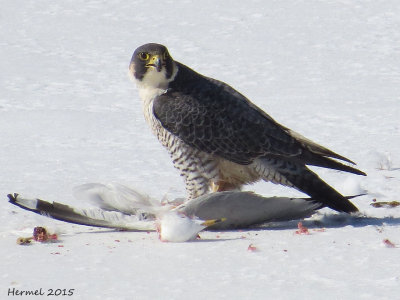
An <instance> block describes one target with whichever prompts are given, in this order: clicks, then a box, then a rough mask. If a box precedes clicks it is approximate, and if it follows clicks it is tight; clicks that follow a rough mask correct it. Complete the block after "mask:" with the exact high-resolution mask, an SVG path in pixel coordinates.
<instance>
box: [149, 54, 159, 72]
mask: <svg viewBox="0 0 400 300" xmlns="http://www.w3.org/2000/svg"><path fill="white" fill-rule="evenodd" d="M146 66H147V67H151V68H154V69H156V70H157V72H161V69H162V59H161V57H160V56H159V55H158V54H155V55H152V56H151V58H150V61H149V63H148V64H147V65H146Z"/></svg>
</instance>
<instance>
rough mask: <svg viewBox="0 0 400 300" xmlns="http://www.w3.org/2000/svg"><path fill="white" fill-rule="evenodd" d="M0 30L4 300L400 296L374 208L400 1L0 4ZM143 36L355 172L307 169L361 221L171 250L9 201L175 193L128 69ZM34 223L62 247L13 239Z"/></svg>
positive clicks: (397, 50) (396, 237) (387, 130)
mask: <svg viewBox="0 0 400 300" xmlns="http://www.w3.org/2000/svg"><path fill="white" fill-rule="evenodd" d="M0 37H1V38H0V70H1V72H0V130H1V131H0V141H1V144H0V170H1V173H0V195H1V198H2V202H1V210H0V220H1V222H0V223H1V224H0V226H1V227H0V237H1V239H0V277H1V278H0V299H12V298H20V299H55V298H56V299H65V298H68V299H188V298H189V299H207V298H208V299H399V297H400V296H399V295H400V248H399V246H400V208H399V207H397V208H374V207H372V206H371V205H370V204H371V203H372V201H373V199H377V201H395V200H397V201H399V200H400V196H399V195H400V151H399V148H400V121H399V119H400V42H399V41H400V4H399V2H398V1H395V0H393V1H375V0H374V1H356V0H351V1H350V0H348V1H346V0H343V1H305V0H303V1H261V0H260V1H257V0H247V1H241V2H239V1H235V2H234V1H227V0H226V1H153V0H149V1H122V0H109V1H94V0H93V1H86V0H80V1H50V0H35V1H33V0H32V1H22V0H16V1H6V0H3V1H2V2H1V9H0ZM148 42H158V43H162V44H164V45H166V46H167V47H168V48H169V50H170V53H171V55H172V57H174V59H176V60H178V61H180V62H182V63H184V64H186V65H188V66H190V67H191V68H193V69H195V70H196V71H198V72H200V73H202V74H205V75H207V76H210V77H214V78H217V79H220V80H222V81H225V82H227V83H228V84H230V85H232V86H233V87H235V88H236V89H238V90H239V91H240V92H242V93H243V94H245V95H246V96H248V97H249V99H251V100H252V101H253V102H254V103H256V104H257V105H258V106H260V107H261V108H262V109H264V110H265V111H266V112H267V113H268V114H270V115H271V116H272V117H273V118H274V119H276V120H277V121H278V122H280V123H281V124H283V125H285V126H287V127H289V128H291V129H293V130H295V131H298V132H299V133H301V134H303V135H305V136H306V137H308V138H310V139H312V140H314V141H316V142H318V143H320V144H322V145H324V146H326V147H328V148H330V149H332V150H333V151H336V152H338V153H339V154H342V155H344V156H346V157H348V158H350V159H352V160H354V161H355V162H357V163H358V167H359V168H360V169H361V170H363V171H365V172H366V173H367V174H368V177H361V176H356V175H352V174H347V173H341V172H337V171H332V170H325V169H318V170H317V171H318V174H320V176H321V177H322V178H324V179H325V180H326V181H327V182H328V183H329V184H331V185H332V186H334V187H335V188H337V189H338V190H339V191H340V192H342V193H343V194H346V195H352V194H357V193H362V192H366V193H367V195H366V196H363V197H359V198H355V199H354V200H353V202H354V203H355V204H356V205H357V206H358V207H359V208H360V210H361V211H362V212H363V213H365V215H366V216H368V218H365V219H363V220H355V219H353V218H347V217H345V216H342V215H337V214H336V213H335V212H334V211H332V210H329V209H324V210H322V211H321V213H320V214H318V215H317V216H314V217H313V218H311V219H310V220H306V221H305V222H304V225H306V226H308V227H309V228H310V232H311V234H310V235H296V234H294V232H295V230H296V224H297V223H296V222H289V223H287V224H280V225H279V226H277V227H273V228H270V229H263V230H248V231H230V232H202V233H201V234H200V235H201V239H200V240H197V241H194V242H188V243H179V244H173V243H162V242H160V241H159V240H158V238H157V234H156V233H155V232H151V233H146V232H144V233H135V232H116V231H110V230H102V229H93V228H88V227H83V226H75V225H71V224H66V223H62V222H58V221H55V220H51V219H46V218H45V217H42V216H38V215H34V214H32V213H30V212H27V211H24V210H22V209H19V208H17V207H14V206H12V205H11V204H9V203H8V202H7V198H6V195H7V194H8V193H11V192H18V193H20V194H21V195H23V196H25V197H39V198H42V199H45V200H51V201H58V202H63V203H67V204H70V205H74V206H80V207H82V206H85V205H86V204H85V203H80V202H79V201H78V200H76V199H74V198H73V197H72V192H71V191H72V188H73V187H74V186H76V185H80V184H84V183H88V182H101V183H107V182H116V183H120V184H125V185H128V186H130V187H134V188H137V189H139V190H141V191H143V192H146V193H148V194H150V195H151V196H153V197H156V198H158V199H162V198H163V197H167V198H168V199H174V198H175V197H182V196H184V195H185V191H184V185H183V181H182V179H181V178H180V177H179V175H178V172H177V171H176V170H175V169H174V168H173V166H172V163H171V161H170V159H169V157H168V155H167V152H166V151H165V150H164V149H163V148H162V146H161V145H160V144H159V142H158V141H157V139H156V138H155V137H154V136H153V135H152V134H151V131H150V129H149V128H148V126H147V124H145V121H144V117H143V115H142V108H141V102H140V100H139V97H138V93H137V90H136V87H135V86H134V83H133V82H131V81H130V80H129V78H128V76H127V71H128V64H129V61H130V58H131V55H132V53H133V51H134V50H135V48H136V47H138V46H140V45H142V44H144V43H148ZM247 189H248V190H255V191H256V192H258V193H260V194H262V195H264V196H273V195H280V196H301V195H302V194H301V193H298V192H296V191H294V190H291V189H288V188H282V187H279V186H276V185H273V184H270V183H259V184H256V185H254V186H249V187H247ZM316 220H317V221H318V220H320V223H316V222H315V221H316ZM40 225H43V226H46V227H47V228H48V229H49V230H52V231H55V232H57V233H58V234H59V238H60V240H61V241H60V243H55V244H39V243H35V244H34V245H31V246H20V245H17V244H16V242H15V241H16V239H17V237H19V236H30V235H31V234H32V230H33V227H35V226H40ZM321 227H323V228H325V231H324V232H319V231H316V230H315V229H318V228H321ZM313 229H314V230H313ZM384 239H389V240H390V241H391V242H393V243H395V244H396V245H397V248H389V247H386V246H385V245H384V243H383V240H384ZM250 244H252V245H254V246H255V247H256V248H257V250H256V251H248V246H249V245H250ZM10 288H11V289H12V288H16V289H18V290H36V289H40V288H42V290H43V291H44V292H47V291H48V290H49V289H67V290H68V289H74V294H73V296H58V297H53V296H29V297H28V296H19V297H16V296H11V295H8V291H9V289H10Z"/></svg>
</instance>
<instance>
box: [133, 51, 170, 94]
mask: <svg viewBox="0 0 400 300" xmlns="http://www.w3.org/2000/svg"><path fill="white" fill-rule="evenodd" d="M175 73H176V65H175V62H174V60H173V59H172V57H171V56H170V55H169V53H168V49H167V48H166V47H165V46H163V45H160V44H154V43H150V44H145V45H143V46H140V47H139V48H137V49H136V50H135V52H134V53H133V55H132V59H131V63H130V65H129V74H130V76H131V77H133V78H134V79H136V81H137V82H138V83H139V84H143V85H147V86H149V87H154V88H166V87H167V86H168V82H169V81H171V80H172V79H173V76H174V74H175Z"/></svg>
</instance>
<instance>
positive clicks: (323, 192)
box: [283, 168, 358, 213]
mask: <svg viewBox="0 0 400 300" xmlns="http://www.w3.org/2000/svg"><path fill="white" fill-rule="evenodd" d="M283 175H284V176H285V177H286V178H287V180H289V181H290V182H291V183H292V184H293V185H294V187H296V188H297V189H298V190H300V191H302V192H303V193H306V194H307V195H309V196H310V197H311V198H313V199H314V200H316V201H318V202H321V203H322V204H324V205H325V206H327V207H330V208H332V209H334V210H336V211H339V212H345V213H352V212H357V211H358V209H357V207H356V206H354V204H353V203H351V202H350V201H349V200H348V199H347V198H346V197H344V196H342V195H341V194H340V193H339V192H337V191H336V190H335V189H333V188H332V187H330V186H329V185H328V184H326V183H325V182H324V181H323V180H322V179H321V178H319V177H318V175H316V174H315V173H313V172H312V171H311V170H309V169H307V168H305V169H304V170H303V171H301V172H300V173H297V174H295V173H286V174H285V173H283Z"/></svg>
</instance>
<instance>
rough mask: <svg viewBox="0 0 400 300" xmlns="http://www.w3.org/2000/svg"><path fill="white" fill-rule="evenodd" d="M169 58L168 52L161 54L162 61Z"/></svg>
mask: <svg viewBox="0 0 400 300" xmlns="http://www.w3.org/2000/svg"><path fill="white" fill-rule="evenodd" d="M168 57H169V53H168V52H164V54H163V59H164V60H165V59H167V58H168Z"/></svg>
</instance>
